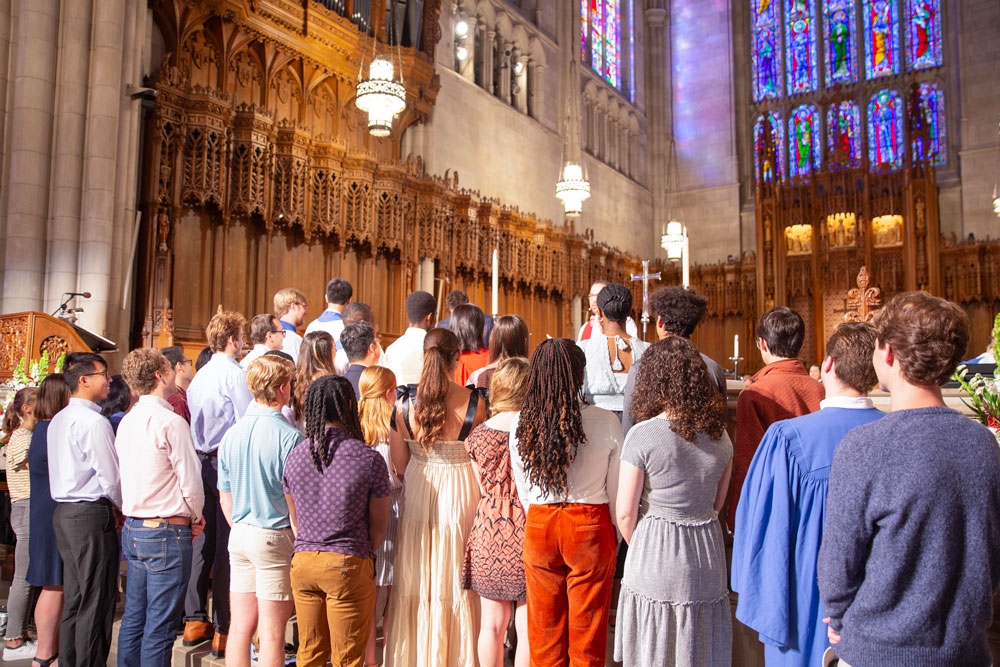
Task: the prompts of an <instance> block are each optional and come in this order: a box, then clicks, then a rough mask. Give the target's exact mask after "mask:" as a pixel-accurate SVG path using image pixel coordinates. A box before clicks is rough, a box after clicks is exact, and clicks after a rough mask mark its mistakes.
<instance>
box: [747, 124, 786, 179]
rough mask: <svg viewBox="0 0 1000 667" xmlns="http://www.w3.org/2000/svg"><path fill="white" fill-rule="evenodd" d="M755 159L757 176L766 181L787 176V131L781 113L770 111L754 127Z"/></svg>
mask: <svg viewBox="0 0 1000 667" xmlns="http://www.w3.org/2000/svg"><path fill="white" fill-rule="evenodd" d="M753 137H754V141H753V146H754V150H753V159H754V166H755V168H756V172H757V178H758V179H759V180H761V181H763V182H765V183H770V182H772V181H774V180H783V179H784V178H785V131H784V125H782V123H781V115H780V114H778V113H777V112H774V111H768V112H767V113H765V114H762V115H760V116H758V118H757V122H756V124H754V128H753Z"/></svg>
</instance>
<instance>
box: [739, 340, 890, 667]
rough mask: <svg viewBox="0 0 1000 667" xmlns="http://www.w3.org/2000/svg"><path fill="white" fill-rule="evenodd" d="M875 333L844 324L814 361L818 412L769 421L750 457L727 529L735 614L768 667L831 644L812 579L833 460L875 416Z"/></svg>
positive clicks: (810, 656)
mask: <svg viewBox="0 0 1000 667" xmlns="http://www.w3.org/2000/svg"><path fill="white" fill-rule="evenodd" d="M874 350H875V329H874V328H873V327H872V325H870V324H867V323H864V322H852V323H848V324H841V325H840V326H839V327H837V329H836V331H834V332H833V335H832V336H830V340H829V341H827V344H826V359H824V360H823V364H822V366H820V374H821V378H822V382H823V386H824V387H826V398H825V399H823V400H822V401H821V402H820V404H819V405H820V410H819V412H814V413H811V414H808V415H804V416H802V417H796V418H794V419H788V420H785V421H780V422H777V423H775V424H771V426H770V428H768V429H767V432H766V433H765V434H764V439H763V440H762V441H761V443H760V446H759V447H758V448H757V453H756V454H755V455H754V457H753V461H752V462H751V463H750V470H749V471H748V472H747V479H746V482H744V483H743V492H742V493H741V494H740V502H739V506H738V507H737V508H736V533H735V534H734V535H733V565H732V568H731V572H732V574H731V576H730V579H731V582H732V587H733V590H735V591H736V592H737V593H739V596H740V597H739V603H738V606H737V607H736V618H737V619H739V620H740V622H742V623H743V624H744V625H746V626H748V627H750V628H752V629H753V630H756V631H757V633H758V634H759V636H760V641H761V642H762V643H763V644H764V658H765V662H766V663H767V665H768V667H775V666H778V665H787V666H788V667H808V666H809V665H819V664H821V661H822V657H823V652H824V651H825V650H826V647H827V646H829V642H828V641H827V638H826V626H825V625H824V624H823V620H822V619H823V614H822V613H821V610H820V598H819V588H818V587H817V585H816V559H817V557H818V554H819V544H820V539H821V538H822V536H823V519H824V516H825V515H826V491H827V486H828V485H829V481H830V463H831V461H833V453H834V450H836V448H837V445H839V444H840V441H841V439H842V438H843V437H844V435H846V434H847V432H848V431H850V430H851V429H852V428H854V427H855V426H860V425H862V424H867V423H869V422H872V421H875V420H876V419H878V418H880V417H881V416H882V412H880V411H879V410H878V409H876V408H875V406H874V405H873V404H872V401H871V399H869V398H868V392H869V390H871V389H872V387H874V386H875V383H876V382H877V381H878V378H876V377H875V368H874V367H873V366H872V353H873V352H874Z"/></svg>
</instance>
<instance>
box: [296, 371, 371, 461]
mask: <svg viewBox="0 0 1000 667" xmlns="http://www.w3.org/2000/svg"><path fill="white" fill-rule="evenodd" d="M305 415H306V436H307V437H308V438H309V453H310V454H311V455H312V460H313V465H315V466H316V470H317V471H319V472H323V468H324V467H329V465H330V462H331V461H332V460H333V453H334V452H335V451H336V447H333V446H332V443H331V440H332V437H331V436H332V435H333V429H332V428H330V427H328V426H327V424H338V425H340V426H341V427H343V429H344V430H345V431H347V433H348V434H350V436H351V437H352V438H355V439H356V440H361V441H364V435H363V434H362V433H361V421H360V420H359V418H358V399H357V398H356V397H355V395H354V387H353V386H351V382H350V380H348V379H347V378H342V377H340V376H339V375H324V376H323V377H320V378H317V379H316V380H314V381H313V383H312V385H311V386H310V387H309V391H307V392H306V404H305Z"/></svg>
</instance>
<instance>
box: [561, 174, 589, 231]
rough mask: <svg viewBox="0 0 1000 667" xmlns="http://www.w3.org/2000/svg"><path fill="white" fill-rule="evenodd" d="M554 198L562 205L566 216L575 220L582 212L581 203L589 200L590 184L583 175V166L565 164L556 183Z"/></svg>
mask: <svg viewBox="0 0 1000 667" xmlns="http://www.w3.org/2000/svg"><path fill="white" fill-rule="evenodd" d="M556 197H557V198H558V199H559V200H560V201H561V202H562V203H563V210H564V211H565V212H566V216H567V217H570V218H575V217H578V216H579V215H580V213H582V212H583V202H584V201H586V200H587V199H588V198H590V183H588V182H587V177H586V176H584V173H583V165H580V164H577V163H575V162H567V163H566V164H565V166H564V167H563V169H562V177H561V178H560V180H559V182H558V183H556Z"/></svg>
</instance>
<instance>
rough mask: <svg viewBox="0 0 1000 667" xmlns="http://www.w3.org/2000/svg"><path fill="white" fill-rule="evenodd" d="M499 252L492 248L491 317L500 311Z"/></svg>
mask: <svg viewBox="0 0 1000 667" xmlns="http://www.w3.org/2000/svg"><path fill="white" fill-rule="evenodd" d="M499 306H500V253H499V252H498V251H497V249H496V248H493V317H496V316H497V313H498V312H499V311H500V307H499Z"/></svg>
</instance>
